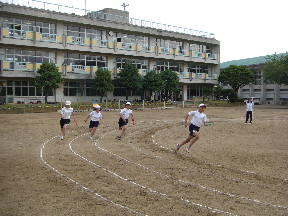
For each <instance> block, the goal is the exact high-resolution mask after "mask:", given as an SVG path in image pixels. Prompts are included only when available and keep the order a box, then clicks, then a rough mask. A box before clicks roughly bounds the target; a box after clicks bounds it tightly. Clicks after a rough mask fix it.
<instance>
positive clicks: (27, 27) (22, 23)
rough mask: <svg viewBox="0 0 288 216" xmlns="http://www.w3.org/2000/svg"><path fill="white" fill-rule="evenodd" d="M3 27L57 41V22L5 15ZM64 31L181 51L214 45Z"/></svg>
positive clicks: (96, 31) (11, 32)
mask: <svg viewBox="0 0 288 216" xmlns="http://www.w3.org/2000/svg"><path fill="white" fill-rule="evenodd" d="M1 26H2V27H4V28H8V29H9V36H11V37H17V36H19V37H20V36H25V35H26V32H31V31H35V32H39V33H41V34H42V38H45V37H46V38H48V39H49V40H51V39H52V40H53V41H56V34H57V33H56V24H55V23H48V22H39V21H35V20H26V19H19V18H11V17H5V18H4V17H3V22H2V25H1ZM64 32H65V34H66V35H67V36H72V37H75V38H76V39H77V38H78V40H76V41H82V43H84V39H85V38H91V39H95V40H109V41H117V42H123V43H134V44H136V43H137V44H140V45H142V47H162V48H164V49H167V50H169V49H174V48H175V49H177V50H179V52H180V53H181V52H182V51H183V50H187V51H188V50H192V51H195V52H203V53H213V50H212V47H211V46H209V45H206V44H201V43H184V42H182V41H174V40H167V39H163V38H156V37H155V38H153V37H146V36H141V35H132V34H126V33H121V32H113V31H110V30H101V29H94V28H86V27H80V26H70V25H69V26H64Z"/></svg>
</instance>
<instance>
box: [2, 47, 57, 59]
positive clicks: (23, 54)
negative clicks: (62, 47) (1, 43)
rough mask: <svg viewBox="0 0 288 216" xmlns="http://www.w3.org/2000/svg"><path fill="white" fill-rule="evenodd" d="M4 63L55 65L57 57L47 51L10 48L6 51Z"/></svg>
mask: <svg viewBox="0 0 288 216" xmlns="http://www.w3.org/2000/svg"><path fill="white" fill-rule="evenodd" d="M4 52H5V54H4V56H5V57H4V61H8V62H23V63H24V62H27V63H43V62H50V63H55V56H52V55H51V53H49V52H45V51H35V50H20V49H14V48H9V49H5V51H4Z"/></svg>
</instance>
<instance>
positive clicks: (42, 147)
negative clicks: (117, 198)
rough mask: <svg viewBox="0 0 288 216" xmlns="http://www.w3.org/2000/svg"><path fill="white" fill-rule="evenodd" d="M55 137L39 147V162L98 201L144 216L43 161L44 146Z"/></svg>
mask: <svg viewBox="0 0 288 216" xmlns="http://www.w3.org/2000/svg"><path fill="white" fill-rule="evenodd" d="M57 137H59V136H55V137H53V138H51V139H49V140H47V141H45V142H44V143H43V145H42V146H41V149H40V158H41V161H42V162H43V163H44V164H45V165H46V166H48V167H49V168H50V169H51V170H53V171H54V172H56V173H57V174H58V175H60V176H61V177H63V178H64V179H66V180H68V181H70V182H72V183H74V184H76V185H77V186H78V187H80V188H81V189H82V190H84V191H86V192H90V193H93V194H94V195H95V196H96V197H98V198H100V199H102V200H104V201H106V202H109V203H111V204H112V205H115V206H117V207H119V208H122V209H126V210H127V211H129V212H132V213H134V214H136V215H145V214H143V213H140V212H138V211H135V210H133V209H131V208H128V207H127V206H124V205H121V204H119V203H116V202H114V201H112V200H109V199H107V198H106V197H104V196H102V195H100V194H99V193H97V192H96V191H95V190H94V189H90V188H88V187H86V186H84V185H82V184H81V183H80V182H78V181H76V180H74V179H72V178H70V177H69V176H67V175H65V174H63V173H61V172H60V171H59V170H57V169H56V168H55V167H53V166H52V165H50V164H49V163H48V162H47V161H46V160H45V159H44V157H43V152H44V149H45V145H46V144H47V143H49V142H50V141H52V140H54V139H55V138H57ZM76 138H77V137H76ZM76 138H74V139H73V140H72V141H74V140H75V139H76ZM72 141H71V142H72ZM145 216H147V215H145Z"/></svg>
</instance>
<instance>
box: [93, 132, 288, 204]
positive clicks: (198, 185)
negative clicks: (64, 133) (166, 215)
mask: <svg viewBox="0 0 288 216" xmlns="http://www.w3.org/2000/svg"><path fill="white" fill-rule="evenodd" d="M152 137H153V135H152ZM102 138H103V136H102V137H101V138H100V139H102ZM94 145H95V146H96V147H97V148H98V149H100V150H101V151H104V152H106V153H109V154H111V155H113V156H115V157H118V158H119V159H122V160H124V161H126V162H128V163H132V164H134V165H136V166H139V167H141V168H143V169H146V170H149V171H151V172H153V173H156V174H158V175H160V176H164V177H166V178H168V179H174V178H172V176H169V175H166V174H163V173H161V172H159V171H156V170H153V169H151V168H148V167H146V166H144V165H142V164H139V163H136V162H134V161H130V160H128V159H126V158H124V157H122V156H120V155H117V154H115V153H113V152H110V151H108V150H107V149H104V148H101V147H100V146H99V145H97V142H94ZM177 181H178V182H181V183H184V184H188V185H191V186H196V187H199V188H202V189H204V190H206V191H210V192H215V193H218V194H221V195H226V196H229V197H235V198H238V199H242V200H246V201H249V202H251V203H256V204H258V205H265V206H270V207H274V208H282V209H288V207H286V206H283V205H277V204H272V203H269V202H264V201H260V200H257V199H253V198H248V197H244V196H239V195H237V194H233V193H229V192H224V191H221V190H218V189H215V188H212V187H208V186H204V185H201V184H198V183H192V182H189V181H184V180H181V179H177Z"/></svg>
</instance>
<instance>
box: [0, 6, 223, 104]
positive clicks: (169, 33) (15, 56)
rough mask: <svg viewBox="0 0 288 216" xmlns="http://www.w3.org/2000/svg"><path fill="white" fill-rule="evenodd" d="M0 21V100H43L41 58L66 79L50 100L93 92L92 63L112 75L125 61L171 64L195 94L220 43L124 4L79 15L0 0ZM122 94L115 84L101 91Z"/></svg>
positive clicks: (213, 74)
mask: <svg viewBox="0 0 288 216" xmlns="http://www.w3.org/2000/svg"><path fill="white" fill-rule="evenodd" d="M0 24H1V29H0V30H1V31H0V32H1V35H0V55H1V58H0V60H1V71H0V89H1V91H0V93H1V95H0V96H1V101H2V103H3V102H5V103H16V102H25V103H30V102H37V101H43V92H42V89H36V88H35V87H34V86H33V78H35V76H36V71H37V69H38V68H39V67H40V65H41V64H42V63H43V62H53V63H55V64H56V65H57V66H58V67H59V70H60V72H61V73H63V78H64V80H65V81H64V83H62V84H61V85H60V87H59V88H58V89H57V90H56V91H55V92H50V93H49V97H48V101H51V102H54V101H57V102H59V101H64V100H68V99H69V100H71V101H91V100H92V99H95V96H96V92H95V90H94V89H93V79H94V77H95V72H96V71H97V69H98V68H106V69H108V70H110V71H112V74H113V77H115V76H116V75H117V73H119V71H120V70H121V69H122V67H123V64H124V63H125V62H127V61H128V62H130V63H132V64H134V65H135V66H136V67H137V68H138V70H139V73H140V74H141V75H143V76H144V75H145V74H146V73H147V72H148V71H150V70H156V71H163V70H166V69H171V70H173V71H175V72H177V73H178V75H179V78H180V82H181V83H182V86H183V91H182V98H183V100H189V99H191V98H192V97H194V96H201V95H202V92H203V89H204V88H210V87H212V86H213V85H214V84H216V83H217V77H218V74H219V71H220V66H219V65H220V64H219V62H220V59H219V56H220V43H219V41H217V40H216V39H215V38H214V36H213V34H209V33H206V32H199V31H194V30H190V29H184V28H179V27H175V26H170V25H163V24H159V23H153V22H148V21H144V20H137V19H132V18H129V13H128V12H127V11H121V10H115V9H109V8H108V9H104V10H101V11H97V12H89V13H87V14H86V15H84V16H80V15H75V14H68V13H60V12H54V11H50V10H43V9H37V8H32V7H25V6H19V5H13V4H6V3H1V2H0ZM160 25H161V26H160ZM123 96H125V91H124V90H123V89H121V88H116V89H115V91H114V92H113V93H110V94H109V95H108V97H109V99H119V98H120V97H123ZM134 97H137V95H136V96H134Z"/></svg>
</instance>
